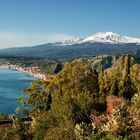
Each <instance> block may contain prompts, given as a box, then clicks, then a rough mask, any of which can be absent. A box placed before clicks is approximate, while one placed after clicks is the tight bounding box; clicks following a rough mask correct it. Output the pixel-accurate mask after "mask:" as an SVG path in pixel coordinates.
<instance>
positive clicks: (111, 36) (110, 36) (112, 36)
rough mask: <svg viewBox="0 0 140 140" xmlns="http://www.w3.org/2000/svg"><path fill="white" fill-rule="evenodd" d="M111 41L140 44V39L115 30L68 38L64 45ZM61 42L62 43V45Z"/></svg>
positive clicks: (114, 42)
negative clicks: (120, 33) (114, 31)
mask: <svg viewBox="0 0 140 140" xmlns="http://www.w3.org/2000/svg"><path fill="white" fill-rule="evenodd" d="M86 42H90V43H94V42H101V43H111V44H120V43H138V44H140V39H138V38H133V37H128V36H123V35H119V34H117V33H113V32H100V33H97V34H95V35H92V36H88V37H85V38H84V37H83V38H75V39H73V40H66V41H64V42H62V44H63V45H73V44H81V43H86ZM62 44H61V45H62Z"/></svg>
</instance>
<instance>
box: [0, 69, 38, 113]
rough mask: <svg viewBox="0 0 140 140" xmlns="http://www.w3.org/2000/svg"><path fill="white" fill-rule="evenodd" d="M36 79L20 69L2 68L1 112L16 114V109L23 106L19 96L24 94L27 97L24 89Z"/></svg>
mask: <svg viewBox="0 0 140 140" xmlns="http://www.w3.org/2000/svg"><path fill="white" fill-rule="evenodd" d="M36 79H37V78H35V77H31V76H29V75H27V74H26V73H22V72H19V71H15V70H10V69H0V113H5V114H7V115H12V114H15V109H16V108H17V107H20V106H21V104H20V103H19V102H18V101H17V98H18V97H19V96H23V97H24V98H25V99H27V96H26V94H23V92H22V91H23V89H24V88H27V87H28V86H30V83H31V82H32V81H33V80H36Z"/></svg>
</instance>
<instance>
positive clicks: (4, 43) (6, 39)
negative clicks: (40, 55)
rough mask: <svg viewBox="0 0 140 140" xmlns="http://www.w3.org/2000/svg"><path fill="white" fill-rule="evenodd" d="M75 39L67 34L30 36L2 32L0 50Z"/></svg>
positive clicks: (0, 33)
mask: <svg viewBox="0 0 140 140" xmlns="http://www.w3.org/2000/svg"><path fill="white" fill-rule="evenodd" d="M72 38H74V37H73V36H70V35H67V34H48V35H47V34H28V33H12V32H0V49H1V48H10V47H24V46H33V45H38V44H44V43H48V42H58V41H64V40H69V39H72Z"/></svg>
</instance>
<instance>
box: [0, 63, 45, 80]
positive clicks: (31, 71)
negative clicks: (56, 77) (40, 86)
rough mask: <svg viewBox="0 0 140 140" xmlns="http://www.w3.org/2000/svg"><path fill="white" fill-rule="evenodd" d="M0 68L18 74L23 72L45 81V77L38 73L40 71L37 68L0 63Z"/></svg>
mask: <svg viewBox="0 0 140 140" xmlns="http://www.w3.org/2000/svg"><path fill="white" fill-rule="evenodd" d="M0 68H2V69H12V70H16V71H20V72H24V73H26V74H29V75H30V76H33V77H36V78H39V79H43V80H45V78H46V75H45V74H43V73H41V72H40V69H39V68H38V67H25V66H20V65H15V64H10V63H0Z"/></svg>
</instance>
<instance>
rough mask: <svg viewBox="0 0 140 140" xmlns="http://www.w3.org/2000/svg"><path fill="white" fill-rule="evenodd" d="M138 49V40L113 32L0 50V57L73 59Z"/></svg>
mask: <svg viewBox="0 0 140 140" xmlns="http://www.w3.org/2000/svg"><path fill="white" fill-rule="evenodd" d="M138 49H140V39H138V38H132V37H127V36H122V35H118V34H116V33H113V32H105V33H97V34H95V35H93V36H89V37H85V38H76V39H73V40H67V41H64V42H56V43H47V44H43V45H37V46H32V47H22V48H21V47H20V48H9V49H1V50H0V56H1V57H5V56H8V57H9V56H10V57H11V56H12V57H13V56H14V57H20V56H22V57H44V58H48V59H75V58H79V57H93V56H97V55H102V54H107V55H110V54H120V53H126V52H131V51H136V50H138Z"/></svg>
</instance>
